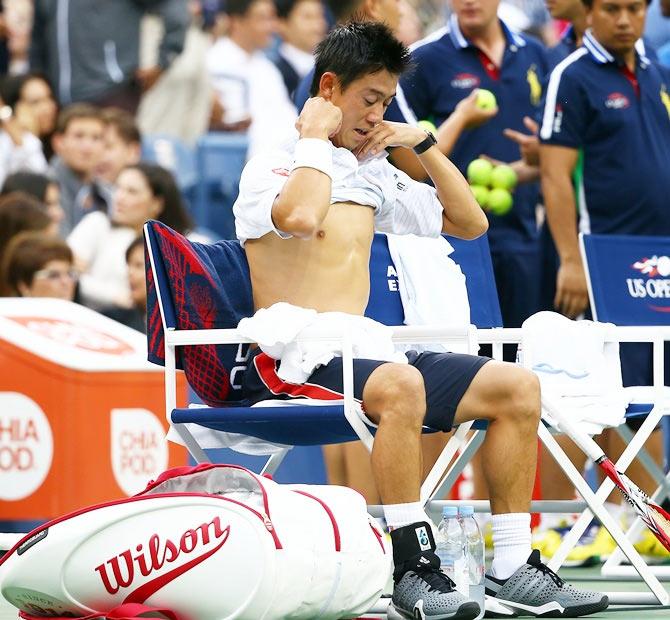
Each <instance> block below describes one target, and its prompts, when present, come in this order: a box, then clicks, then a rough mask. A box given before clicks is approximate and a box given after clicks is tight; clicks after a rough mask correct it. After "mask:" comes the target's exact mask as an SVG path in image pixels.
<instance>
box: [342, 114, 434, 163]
mask: <svg viewBox="0 0 670 620" xmlns="http://www.w3.org/2000/svg"><path fill="white" fill-rule="evenodd" d="M425 138H426V132H425V131H424V130H423V129H421V128H420V127H415V126H414V125H408V124H407V123H394V122H391V121H382V122H381V123H379V124H378V125H376V126H375V127H373V128H372V129H371V130H370V131H369V133H368V134H367V136H366V140H365V142H363V144H361V145H360V146H359V147H358V148H357V149H356V150H355V151H354V155H356V157H357V158H358V159H359V160H363V159H365V158H367V157H369V156H374V155H377V154H378V153H381V152H382V151H383V150H385V149H387V148H389V147H394V146H402V147H404V148H407V149H413V148H414V147H415V146H416V145H417V144H419V143H421V142H422V141H423V140H425Z"/></svg>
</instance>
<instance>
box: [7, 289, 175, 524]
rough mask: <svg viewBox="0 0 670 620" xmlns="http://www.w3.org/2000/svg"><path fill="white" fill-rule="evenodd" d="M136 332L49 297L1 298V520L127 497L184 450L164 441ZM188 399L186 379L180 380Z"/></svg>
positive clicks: (155, 387) (155, 378) (159, 376)
mask: <svg viewBox="0 0 670 620" xmlns="http://www.w3.org/2000/svg"><path fill="white" fill-rule="evenodd" d="M163 386H164V383H163V371H162V369H161V368H159V367H157V366H154V365H153V364H149V363H148V362H147V361H146V338H145V336H144V335H143V334H141V333H139V332H137V331H135V330H132V329H129V328H127V327H125V326H124V325H121V324H119V323H116V322H115V321H112V320H110V319H108V318H106V317H104V316H102V315H100V314H98V313H96V312H93V311H92V310H89V309H87V308H84V307H83V306H79V305H77V304H74V303H70V302H66V301H61V300H56V299H0V521H39V520H45V519H50V518H53V517H56V516H58V515H61V514H63V513H66V512H69V511H72V510H75V509H77V508H80V507H82V506H87V505H89V504H94V503H99V502H104V501H107V500H111V499H116V498H120V497H125V496H128V495H132V494H134V493H136V492H138V491H139V490H141V489H143V488H144V486H145V485H146V484H147V482H148V481H149V480H151V479H154V478H155V477H156V476H157V475H158V474H159V473H160V472H162V471H164V470H165V469H167V468H168V467H175V466H179V465H184V464H186V462H187V455H186V452H185V450H184V449H183V448H181V447H179V446H175V445H174V444H168V443H167V442H166V440H165V434H166V432H167V422H166V421H165V414H164V411H165V405H164V401H165V398H164V387H163ZM178 390H179V391H178V393H179V394H180V395H181V398H180V399H179V400H180V401H181V403H182V404H183V403H185V402H186V382H185V380H184V379H183V377H181V382H180V383H179V384H178Z"/></svg>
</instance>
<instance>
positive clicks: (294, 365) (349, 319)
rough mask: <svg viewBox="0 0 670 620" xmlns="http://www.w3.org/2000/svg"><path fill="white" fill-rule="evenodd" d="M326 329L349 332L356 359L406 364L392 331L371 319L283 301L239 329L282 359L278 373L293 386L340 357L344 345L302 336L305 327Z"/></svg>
mask: <svg viewBox="0 0 670 620" xmlns="http://www.w3.org/2000/svg"><path fill="white" fill-rule="evenodd" d="M320 327H323V328H324V329H325V330H327V331H328V332H332V331H336V332H338V333H344V332H345V331H349V334H350V336H351V342H352V349H353V356H354V358H358V359H373V360H379V361H384V362H397V363H400V364H406V363H407V358H406V357H405V355H404V354H402V353H400V352H396V350H395V348H394V346H393V341H392V335H393V330H392V329H391V328H389V327H386V326H385V325H382V324H381V323H377V322H376V321H373V320H372V319H368V318H366V317H362V316H356V315H353V314H346V313H344V312H322V313H318V312H316V311H315V310H309V309H306V308H300V307H298V306H293V305H291V304H287V303H284V302H279V303H276V304H273V305H272V306H270V307H269V308H262V309H260V310H258V312H256V314H254V316H252V317H250V318H245V319H242V320H241V321H240V323H239V325H238V326H237V329H238V330H239V331H240V333H241V334H242V335H243V336H246V337H247V338H251V339H253V340H254V341H255V342H257V343H258V346H259V347H260V348H261V349H262V350H263V352H264V353H267V354H268V355H269V356H270V357H272V358H273V359H277V360H281V363H280V365H279V371H278V372H277V374H278V375H279V377H280V378H281V379H283V380H284V381H288V382H290V383H299V384H301V383H305V381H307V378H308V377H309V376H310V375H311V374H312V373H313V372H314V370H315V369H316V368H317V367H318V366H322V365H324V364H327V363H328V362H329V361H330V360H332V359H333V358H334V357H341V355H342V346H341V344H339V343H338V344H333V343H332V342H304V341H300V340H299V337H300V335H301V333H302V332H303V330H305V329H306V328H310V330H312V329H318V328H320Z"/></svg>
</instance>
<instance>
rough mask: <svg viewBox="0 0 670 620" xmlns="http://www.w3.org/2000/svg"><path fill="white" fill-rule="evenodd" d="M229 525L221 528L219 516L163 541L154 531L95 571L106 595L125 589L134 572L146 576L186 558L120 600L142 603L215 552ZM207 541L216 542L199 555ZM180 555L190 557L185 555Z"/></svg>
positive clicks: (224, 537) (219, 546)
mask: <svg viewBox="0 0 670 620" xmlns="http://www.w3.org/2000/svg"><path fill="white" fill-rule="evenodd" d="M229 535H230V525H228V526H227V527H225V528H222V527H221V521H220V520H219V517H214V519H212V521H210V522H209V523H202V524H201V525H198V526H197V527H196V528H194V529H188V530H186V531H185V532H184V533H183V534H182V535H181V538H180V539H179V540H178V541H176V542H175V541H173V540H170V539H169V538H168V539H166V540H165V541H163V540H162V539H161V537H160V536H159V535H158V534H152V535H151V537H150V538H149V541H148V543H147V544H146V545H145V544H142V543H140V544H138V545H137V546H136V547H135V549H134V550H132V549H126V550H125V551H122V552H121V553H119V554H118V555H116V556H114V557H112V558H110V559H109V560H107V561H106V562H103V563H102V564H100V566H96V567H95V570H96V572H97V573H98V574H99V575H100V579H102V584H103V586H104V587H105V590H107V592H108V593H109V594H116V593H117V592H118V591H119V590H120V589H121V588H127V587H129V586H130V585H132V583H133V582H134V581H135V577H136V571H139V573H140V574H141V575H142V576H143V577H148V576H149V575H151V574H152V573H154V572H155V571H158V570H160V569H161V568H163V567H164V566H166V565H170V564H174V563H175V562H177V560H178V559H179V558H182V559H185V560H186V561H185V562H183V563H181V564H179V566H176V567H175V568H173V569H172V570H170V571H168V572H167V573H164V574H162V575H160V576H157V577H156V578H154V579H152V580H151V581H148V582H146V583H145V584H144V585H142V586H140V587H139V588H137V589H136V590H134V591H133V592H131V593H130V594H129V595H128V596H127V597H126V598H125V600H124V603H143V602H144V601H145V600H146V599H147V598H149V597H150V596H151V595H152V594H153V593H154V592H156V591H158V590H160V588H162V587H163V586H165V585H167V584H168V583H170V582H171V581H173V580H174V579H176V578H177V577H179V576H180V575H182V574H183V573H185V572H187V571H189V570H190V569H191V568H193V567H194V566H197V565H198V564H200V563H202V562H204V561H205V560H206V559H207V558H208V557H210V556H211V555H213V554H214V553H216V552H217V551H218V550H219V549H220V548H221V547H222V546H223V545H224V544H225V542H226V541H227V540H228V536H229ZM210 543H216V544H214V546H212V547H211V548H209V549H207V550H206V551H204V552H203V553H201V554H200V555H197V552H199V551H202V550H203V548H204V547H206V546H207V545H209V544H210ZM184 556H190V557H188V558H185V557H184Z"/></svg>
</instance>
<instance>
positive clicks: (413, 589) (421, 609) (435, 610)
mask: <svg viewBox="0 0 670 620" xmlns="http://www.w3.org/2000/svg"><path fill="white" fill-rule="evenodd" d="M479 612H480V608H479V604H478V603H477V602H475V601H471V600H468V599H467V598H465V597H464V596H463V595H462V594H461V593H460V592H458V591H457V590H456V589H455V587H454V582H453V581H452V580H451V579H449V577H447V576H446V575H445V574H444V573H443V572H442V571H441V570H440V569H439V568H435V567H434V566H430V567H426V569H419V570H417V571H413V570H410V571H407V572H406V573H405V574H404V575H403V576H402V578H401V579H400V581H398V582H397V583H396V584H395V586H394V588H393V597H392V598H391V604H390V605H389V608H388V610H387V612H386V617H387V618H388V620H404V619H406V618H411V619H413V620H416V619H421V620H441V619H442V618H452V619H454V620H468V619H470V620H471V619H472V618H476V617H477V616H478V615H479Z"/></svg>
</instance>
